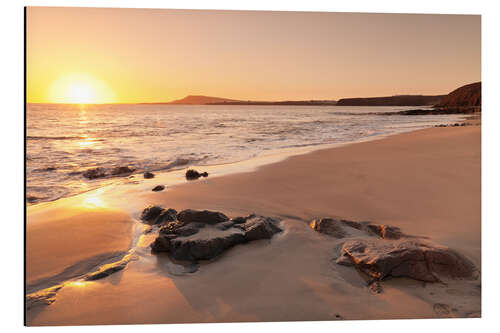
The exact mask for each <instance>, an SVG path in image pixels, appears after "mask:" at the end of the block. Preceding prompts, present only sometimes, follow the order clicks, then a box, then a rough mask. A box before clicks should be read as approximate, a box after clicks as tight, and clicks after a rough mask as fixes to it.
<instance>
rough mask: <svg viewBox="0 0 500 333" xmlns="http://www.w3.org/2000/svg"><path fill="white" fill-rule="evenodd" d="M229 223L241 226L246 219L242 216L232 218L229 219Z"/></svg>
mask: <svg viewBox="0 0 500 333" xmlns="http://www.w3.org/2000/svg"><path fill="white" fill-rule="evenodd" d="M231 221H232V222H233V224H241V223H245V222H246V221H247V218H246V217H242V216H238V217H233V218H232V219H231Z"/></svg>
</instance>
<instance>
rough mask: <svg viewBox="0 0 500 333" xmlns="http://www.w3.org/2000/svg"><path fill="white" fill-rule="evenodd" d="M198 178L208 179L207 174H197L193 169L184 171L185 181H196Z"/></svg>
mask: <svg viewBox="0 0 500 333" xmlns="http://www.w3.org/2000/svg"><path fill="white" fill-rule="evenodd" d="M200 177H208V172H198V171H196V170H194V169H189V170H187V171H186V179H187V180H194V179H198V178H200Z"/></svg>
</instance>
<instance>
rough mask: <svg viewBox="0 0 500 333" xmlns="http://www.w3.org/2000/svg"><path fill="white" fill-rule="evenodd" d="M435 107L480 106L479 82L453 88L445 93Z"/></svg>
mask: <svg viewBox="0 0 500 333" xmlns="http://www.w3.org/2000/svg"><path fill="white" fill-rule="evenodd" d="M436 107H438V108H453V107H481V82H475V83H471V84H467V85H465V86H462V87H460V88H458V89H455V90H453V91H452V92H451V93H449V94H448V95H446V96H445V97H444V98H443V99H442V100H441V101H440V102H439V103H438V104H437V105H436Z"/></svg>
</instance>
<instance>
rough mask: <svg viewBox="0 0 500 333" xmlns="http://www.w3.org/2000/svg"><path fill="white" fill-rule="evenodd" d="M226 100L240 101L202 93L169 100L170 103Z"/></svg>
mask: <svg viewBox="0 0 500 333" xmlns="http://www.w3.org/2000/svg"><path fill="white" fill-rule="evenodd" d="M224 102H239V101H238V100H235V99H228V98H220V97H211V96H200V95H189V96H186V97H184V98H182V99H178V100H176V101H172V102H169V103H168V104H197V105H204V104H214V103H224Z"/></svg>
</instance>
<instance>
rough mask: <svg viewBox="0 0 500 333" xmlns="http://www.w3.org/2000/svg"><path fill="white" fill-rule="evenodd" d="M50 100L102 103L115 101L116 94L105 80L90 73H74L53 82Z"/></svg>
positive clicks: (73, 102) (55, 101) (56, 101)
mask: <svg viewBox="0 0 500 333" xmlns="http://www.w3.org/2000/svg"><path fill="white" fill-rule="evenodd" d="M50 100H51V102H53V103H70V104H100V103H114V102H115V96H114V93H113V91H112V90H111V88H110V87H109V86H108V85H107V84H106V83H105V82H104V81H102V80H98V79H96V78H94V77H92V76H90V75H88V74H82V73H73V74H68V75H64V76H62V77H60V78H58V79H57V80H56V81H54V82H53V83H52V85H51V87H50Z"/></svg>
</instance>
